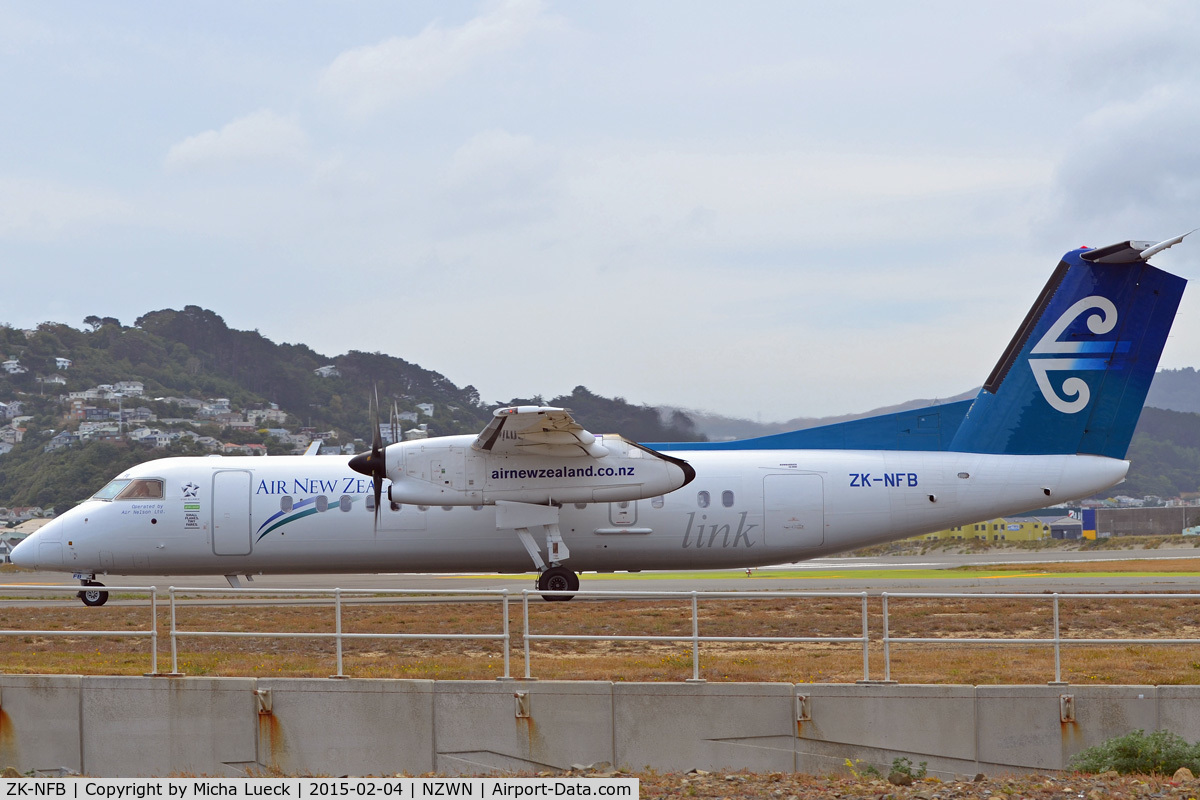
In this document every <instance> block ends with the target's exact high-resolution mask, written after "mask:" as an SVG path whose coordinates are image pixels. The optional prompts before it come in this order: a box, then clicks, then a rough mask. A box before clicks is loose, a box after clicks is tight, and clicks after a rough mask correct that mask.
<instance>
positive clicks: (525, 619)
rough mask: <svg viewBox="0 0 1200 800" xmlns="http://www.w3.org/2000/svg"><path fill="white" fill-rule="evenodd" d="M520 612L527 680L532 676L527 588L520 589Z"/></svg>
mask: <svg viewBox="0 0 1200 800" xmlns="http://www.w3.org/2000/svg"><path fill="white" fill-rule="evenodd" d="M521 614H522V627H521V637H522V638H523V639H524V640H525V679H526V680H528V679H530V678H532V677H533V676H532V675H530V674H529V590H528V589H522V590H521Z"/></svg>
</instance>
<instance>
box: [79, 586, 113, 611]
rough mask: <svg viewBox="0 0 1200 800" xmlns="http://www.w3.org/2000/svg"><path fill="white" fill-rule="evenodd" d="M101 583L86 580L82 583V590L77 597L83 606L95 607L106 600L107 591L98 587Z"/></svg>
mask: <svg viewBox="0 0 1200 800" xmlns="http://www.w3.org/2000/svg"><path fill="white" fill-rule="evenodd" d="M103 585H104V584H103V583H96V582H95V581H87V582H86V583H84V585H83V587H84V588H83V591H82V592H80V593H79V599H80V600H82V601H83V604H84V605H85V606H91V607H97V606H102V605H104V604H105V603H107V602H108V592H105V591H102V590H101V589H100V588H99V587H101V586H103Z"/></svg>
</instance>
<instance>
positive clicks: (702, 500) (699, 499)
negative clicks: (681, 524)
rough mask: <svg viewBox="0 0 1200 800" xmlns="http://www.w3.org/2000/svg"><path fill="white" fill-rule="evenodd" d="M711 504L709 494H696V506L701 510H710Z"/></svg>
mask: <svg viewBox="0 0 1200 800" xmlns="http://www.w3.org/2000/svg"><path fill="white" fill-rule="evenodd" d="M710 502H712V499H711V498H710V497H709V495H708V492H704V491H700V492H696V505H698V506H700V507H701V508H708V504H709V503H710Z"/></svg>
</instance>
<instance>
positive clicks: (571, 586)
mask: <svg viewBox="0 0 1200 800" xmlns="http://www.w3.org/2000/svg"><path fill="white" fill-rule="evenodd" d="M537 588H538V591H539V592H577V591H579V576H578V575H576V574H575V573H574V572H572V571H571V570H569V569H567V568H566V567H564V566H562V565H559V566H556V567H549V568H548V569H546V570H544V571H543V572H542V574H541V575H538V579H537ZM542 598H543V599H545V600H570V599H571V595H569V594H544V595H542Z"/></svg>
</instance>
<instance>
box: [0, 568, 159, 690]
mask: <svg viewBox="0 0 1200 800" xmlns="http://www.w3.org/2000/svg"><path fill="white" fill-rule="evenodd" d="M10 589H13V590H18V591H22V592H23V591H26V590H31V591H35V592H49V593H52V594H53V593H57V594H61V593H64V592H65V593H69V594H72V595H74V594H78V593H79V591H80V587H79V586H62V585H48V584H45V585H42V584H21V585H20V586H11V587H10V586H5V585H3V584H0V590H5V591H7V590H10ZM104 589H105V591H109V592H133V593H135V594H145V595H148V596H149V598H150V627H148V628H146V629H145V630H129V629H128V628H126V629H125V630H120V631H102V630H76V629H73V628H71V629H63V630H51V631H37V630H9V631H4V630H0V636H133V637H146V638H148V639H149V640H150V672H151V673H152V674H158V589H156V588H155V587H153V586H106V587H104Z"/></svg>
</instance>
